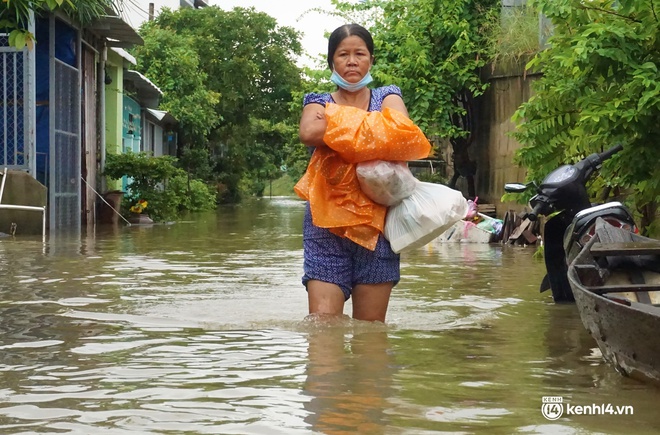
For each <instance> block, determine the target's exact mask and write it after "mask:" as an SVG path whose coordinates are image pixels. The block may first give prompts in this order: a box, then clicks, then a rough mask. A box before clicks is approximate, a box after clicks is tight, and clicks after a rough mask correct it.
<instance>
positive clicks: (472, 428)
mask: <svg viewBox="0 0 660 435" xmlns="http://www.w3.org/2000/svg"><path fill="white" fill-rule="evenodd" d="M302 212H303V204H302V203H301V202H300V201H297V200H295V199H290V198H272V199H268V198H265V199H262V200H255V201H251V202H248V203H246V204H243V205H241V206H239V207H226V208H223V209H221V210H219V211H218V212H217V213H212V214H204V215H201V216H194V217H191V218H190V220H188V221H185V222H181V223H177V224H175V225H170V226H166V225H153V226H149V227H137V226H135V227H130V228H129V227H121V228H99V229H98V230H97V231H96V234H93V235H89V236H86V237H84V238H83V239H82V240H79V239H70V238H66V237H60V238H57V239H51V240H49V241H48V244H47V245H46V246H44V245H43V244H42V243H41V241H40V240H38V239H34V240H24V239H7V238H5V239H2V240H0V295H1V299H0V334H2V335H1V336H2V339H1V340H0V433H3V434H5V433H7V434H21V433H71V434H105V433H108V434H110V433H112V434H124V433H126V434H129V433H130V434H136V433H140V434H166V433H170V434H175V433H176V434H180V433H208V434H277V433H281V434H310V433H326V434H348V433H365V434H425V433H461V434H463V433H507V434H508V433H516V432H517V433H543V434H554V433H568V434H575V433H654V432H655V427H657V426H658V424H660V416H658V415H657V413H656V412H655V403H657V400H658V399H659V395H658V390H657V389H656V388H655V387H650V386H646V385H644V384H640V383H638V382H636V381H633V380H630V379H626V378H623V377H621V376H620V375H619V374H617V373H616V372H614V371H613V370H612V369H611V368H610V367H608V366H607V365H605V364H604V363H603V362H602V360H601V358H600V355H599V354H598V352H597V350H596V347H595V345H594V343H593V341H592V340H591V338H590V337H589V336H588V335H587V333H586V332H585V331H584V328H583V327H582V325H581V323H580V319H579V316H578V315H577V311H576V309H575V307H574V306H572V305H555V304H553V303H552V302H551V301H550V296H549V295H548V294H543V295H541V294H539V293H538V283H539V282H540V280H541V277H542V274H543V265H542V263H540V262H538V261H537V260H534V259H533V258H532V253H533V249H532V248H520V247H515V248H514V247H510V246H499V245H494V246H490V245H476V244H431V245H428V246H426V247H424V248H421V249H419V250H416V251H414V252H412V253H407V254H404V255H403V256H402V279H401V283H400V284H399V285H398V286H397V287H396V288H395V290H394V292H393V296H392V301H391V304H390V311H389V313H388V323H387V325H382V324H372V323H367V322H358V321H352V320H350V319H348V318H346V319H340V320H339V321H337V322H334V323H330V324H328V323H319V322H313V321H310V320H305V316H306V314H307V305H306V304H307V298H306V295H305V292H304V289H303V287H302V285H301V283H300V276H301V274H302V249H301V245H302V238H301V231H300V228H301V225H302ZM349 305H350V303H349ZM346 312H350V306H349V307H347V308H346ZM546 395H552V396H562V397H563V398H564V401H565V402H568V403H572V404H574V405H590V404H592V403H594V404H612V405H614V406H616V405H631V406H633V407H634V415H626V416H616V415H582V416H578V415H572V416H567V415H564V416H563V417H562V418H561V419H559V420H557V421H549V420H546V419H545V418H543V416H542V415H541V412H540V407H541V397H542V396H546Z"/></svg>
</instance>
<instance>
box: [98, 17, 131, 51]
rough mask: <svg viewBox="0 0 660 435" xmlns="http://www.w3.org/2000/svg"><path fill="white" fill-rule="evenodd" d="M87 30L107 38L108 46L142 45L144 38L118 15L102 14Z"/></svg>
mask: <svg viewBox="0 0 660 435" xmlns="http://www.w3.org/2000/svg"><path fill="white" fill-rule="evenodd" d="M89 30H90V31H92V32H94V33H96V34H98V35H100V36H102V37H103V38H105V39H107V40H108V45H109V46H110V47H127V48H128V47H132V46H133V45H144V39H142V37H141V36H140V35H139V34H138V33H137V31H136V30H135V29H134V28H133V27H131V25H130V24H128V23H127V22H126V21H124V20H123V19H122V18H121V17H119V16H115V15H103V16H101V17H99V18H98V19H97V20H96V21H94V22H93V23H92V24H91V25H90V26H89Z"/></svg>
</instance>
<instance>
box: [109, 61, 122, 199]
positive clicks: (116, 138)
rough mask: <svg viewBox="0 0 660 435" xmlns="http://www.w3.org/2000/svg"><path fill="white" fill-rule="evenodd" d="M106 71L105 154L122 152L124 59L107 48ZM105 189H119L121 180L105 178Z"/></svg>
mask: <svg viewBox="0 0 660 435" xmlns="http://www.w3.org/2000/svg"><path fill="white" fill-rule="evenodd" d="M106 72H107V73H108V76H109V77H110V78H111V79H112V83H110V84H109V85H107V84H106V85H105V150H106V153H107V154H119V153H121V152H122V107H123V104H124V89H123V83H124V59H123V58H122V57H121V56H119V55H118V54H117V53H115V52H114V51H112V50H108V59H107V61H106ZM106 186H107V190H108V191H111V190H121V187H122V183H121V180H110V179H108V180H107V183H106Z"/></svg>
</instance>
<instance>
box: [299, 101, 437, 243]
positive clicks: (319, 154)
mask: <svg viewBox="0 0 660 435" xmlns="http://www.w3.org/2000/svg"><path fill="white" fill-rule="evenodd" d="M325 114H326V119H327V120H328V128H327V129H326V132H325V135H324V138H323V139H324V141H325V143H326V144H327V145H328V147H319V148H316V150H315V151H314V154H313V155H312V158H311V160H310V162H309V165H308V166H307V171H306V172H305V175H304V176H303V177H302V178H301V179H300V181H298V183H297V184H296V185H295V187H294V190H295V192H296V194H298V196H299V197H301V198H302V199H306V200H308V201H309V203H310V208H311V212H312V221H313V222H314V225H316V226H318V227H321V228H328V229H329V230H330V231H331V232H332V233H333V234H336V235H338V236H341V237H346V238H348V239H350V240H352V241H353V242H355V243H357V244H359V245H361V246H364V247H365V248H367V249H370V250H372V251H373V250H374V249H376V243H377V242H378V234H379V233H381V232H382V231H383V227H384V225H385V215H386V213H387V207H385V206H382V205H380V204H376V203H375V202H374V201H372V200H371V199H369V198H368V197H367V196H366V195H365V194H364V193H363V192H362V190H361V189H360V183H359V181H358V178H357V173H356V170H355V163H356V162H361V161H367V160H374V159H379V160H400V161H406V160H415V159H419V158H423V157H426V156H427V155H428V153H429V152H430V150H431V144H430V143H429V142H428V140H427V139H426V137H425V136H424V134H423V133H422V132H421V130H420V129H419V128H418V127H417V126H415V125H414V124H413V122H412V121H410V120H409V119H408V118H407V117H406V116H405V115H404V114H402V113H400V112H398V111H396V110H393V109H388V108H386V109H384V110H383V112H367V111H365V110H361V109H357V108H355V107H350V106H339V105H337V104H330V103H329V104H327V105H326V111H325Z"/></svg>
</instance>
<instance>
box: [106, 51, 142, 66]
mask: <svg viewBox="0 0 660 435" xmlns="http://www.w3.org/2000/svg"><path fill="white" fill-rule="evenodd" d="M110 50H112V51H114V52H115V53H117V54H118V55H120V56H121V57H123V58H124V59H126V60H127V61H129V62H130V63H131V64H132V65H137V60H135V57H133V55H131V53H129V52H128V51H126V50H124V49H123V48H119V47H111V48H110Z"/></svg>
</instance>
